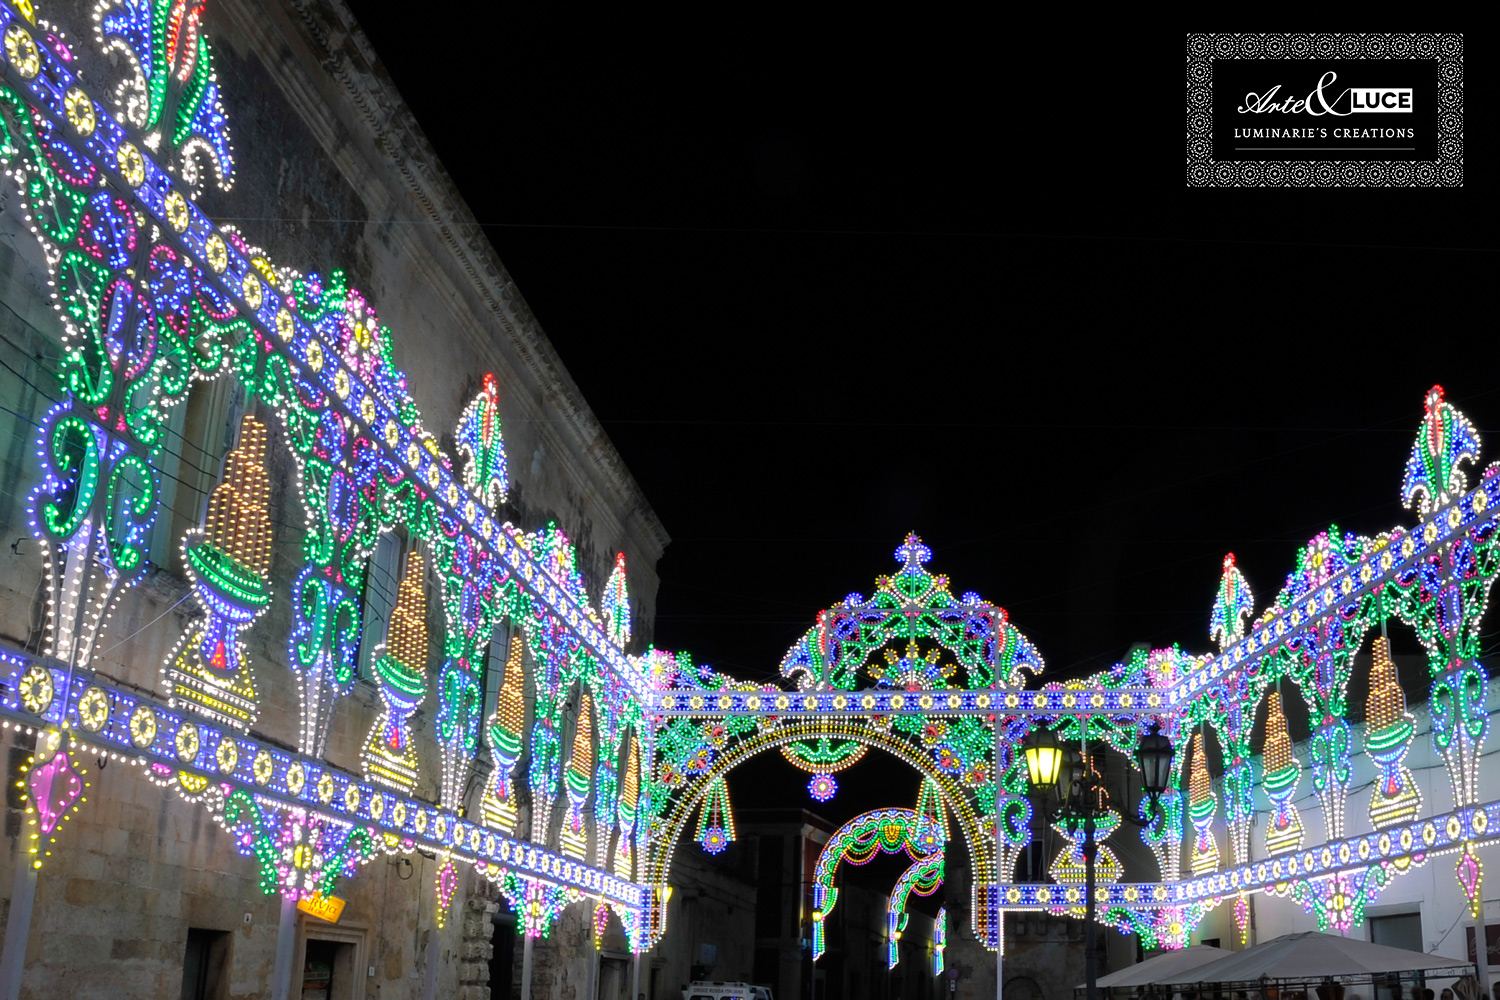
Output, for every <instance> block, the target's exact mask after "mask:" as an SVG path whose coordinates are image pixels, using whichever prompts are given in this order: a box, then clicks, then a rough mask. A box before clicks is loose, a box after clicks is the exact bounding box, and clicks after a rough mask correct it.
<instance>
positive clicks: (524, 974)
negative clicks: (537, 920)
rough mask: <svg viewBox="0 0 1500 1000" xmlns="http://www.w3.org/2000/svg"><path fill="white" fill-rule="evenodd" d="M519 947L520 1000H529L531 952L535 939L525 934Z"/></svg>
mask: <svg viewBox="0 0 1500 1000" xmlns="http://www.w3.org/2000/svg"><path fill="white" fill-rule="evenodd" d="M522 940H523V942H524V943H523V944H522V945H521V1000H531V950H532V948H533V947H534V946H535V945H536V938H534V937H532V936H531V935H530V934H526V935H524V936H523V938H522Z"/></svg>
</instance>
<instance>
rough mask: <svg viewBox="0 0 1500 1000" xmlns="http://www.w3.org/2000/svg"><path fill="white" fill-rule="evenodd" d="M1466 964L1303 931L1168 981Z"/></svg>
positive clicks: (1310, 976)
mask: <svg viewBox="0 0 1500 1000" xmlns="http://www.w3.org/2000/svg"><path fill="white" fill-rule="evenodd" d="M1469 968H1472V966H1470V965H1469V964H1468V963H1466V962H1465V961H1463V960H1462V959H1459V958H1447V957H1444V956H1442V955H1424V954H1423V953H1421V952H1419V951H1407V950H1406V949H1405V948H1392V947H1390V946H1389V945H1383V944H1371V943H1370V942H1369V941H1359V940H1356V939H1354V938H1345V937H1339V936H1338V935H1337V934H1322V933H1320V932H1318V931H1303V932H1301V933H1299V934H1283V935H1282V936H1281V937H1279V938H1274V939H1272V940H1270V941H1267V942H1265V943H1264V944H1258V945H1256V946H1255V947H1253V948H1246V949H1245V950H1244V951H1239V952H1234V953H1233V954H1231V955H1229V956H1228V957H1226V958H1221V959H1219V960H1218V961H1216V962H1211V963H1209V964H1208V965H1200V966H1198V967H1197V968H1194V969H1185V970H1183V971H1182V972H1180V973H1177V974H1175V975H1174V976H1173V977H1172V978H1171V979H1170V980H1164V981H1163V982H1171V983H1246V982H1252V981H1254V980H1257V979H1260V978H1261V977H1262V976H1265V977H1266V978H1269V979H1300V980H1316V979H1321V978H1323V977H1324V976H1357V975H1371V974H1378V973H1384V972H1415V971H1418V970H1432V969H1446V970H1451V971H1453V972H1454V974H1455V975H1462V974H1463V972H1464V970H1466V969H1469Z"/></svg>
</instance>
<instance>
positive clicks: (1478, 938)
mask: <svg viewBox="0 0 1500 1000" xmlns="http://www.w3.org/2000/svg"><path fill="white" fill-rule="evenodd" d="M1481 895H1482V893H1481ZM1474 957H1475V959H1477V961H1476V962H1475V963H1474V971H1475V972H1477V973H1479V992H1480V993H1481V994H1482V995H1484V996H1490V995H1491V994H1490V932H1489V928H1488V927H1487V926H1486V925H1485V922H1484V900H1483V899H1482V898H1481V899H1480V900H1479V916H1477V917H1475V918H1474Z"/></svg>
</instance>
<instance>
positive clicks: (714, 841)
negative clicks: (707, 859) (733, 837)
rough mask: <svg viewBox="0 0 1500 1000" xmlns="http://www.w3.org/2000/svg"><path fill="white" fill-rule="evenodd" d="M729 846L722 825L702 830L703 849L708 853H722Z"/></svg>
mask: <svg viewBox="0 0 1500 1000" xmlns="http://www.w3.org/2000/svg"><path fill="white" fill-rule="evenodd" d="M728 846H729V837H728V836H726V835H725V833H724V828H723V827H722V826H711V827H709V828H708V829H707V830H705V831H703V849H704V850H705V851H707V852H708V853H709V854H722V853H723V852H724V849H725V848H727V847H728Z"/></svg>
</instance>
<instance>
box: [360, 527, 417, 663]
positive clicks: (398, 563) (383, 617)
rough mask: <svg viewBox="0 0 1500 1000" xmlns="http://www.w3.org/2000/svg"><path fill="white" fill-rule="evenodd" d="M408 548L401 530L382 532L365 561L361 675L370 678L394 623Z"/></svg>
mask: <svg viewBox="0 0 1500 1000" xmlns="http://www.w3.org/2000/svg"><path fill="white" fill-rule="evenodd" d="M405 548H406V546H405V544H404V543H403V538H402V534H401V533H398V532H396V531H382V532H381V533H380V537H379V538H378V539H377V540H376V542H375V551H374V552H373V553H371V555H370V558H369V561H368V562H366V563H365V617H364V624H363V627H362V628H361V630H360V635H359V676H360V677H364V678H366V679H369V678H371V677H373V676H374V675H373V674H371V672H370V665H371V664H372V663H374V662H375V647H376V646H379V645H380V644H381V643H383V642H385V632H386V626H388V625H389V624H390V621H391V611H392V609H394V608H395V607H396V588H397V587H398V586H400V583H401V573H402V570H403V564H402V556H403V550H404V549H405Z"/></svg>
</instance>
